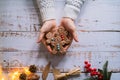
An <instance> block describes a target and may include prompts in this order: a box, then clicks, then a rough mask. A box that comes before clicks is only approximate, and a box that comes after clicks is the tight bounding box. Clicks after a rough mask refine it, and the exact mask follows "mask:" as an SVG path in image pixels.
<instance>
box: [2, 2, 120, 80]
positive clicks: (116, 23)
mask: <svg viewBox="0 0 120 80" xmlns="http://www.w3.org/2000/svg"><path fill="white" fill-rule="evenodd" d="M36 4H37V3H36V0H0V65H2V66H3V68H9V69H15V68H22V67H23V66H29V65H31V64H36V65H37V67H38V68H39V71H38V72H40V75H41V72H42V70H43V68H44V66H45V65H46V64H47V63H48V62H49V61H51V62H52V65H53V66H55V67H57V68H58V69H60V71H61V72H67V71H68V70H70V69H71V68H73V67H80V68H81V71H82V72H84V70H83V67H84V60H88V61H90V63H91V64H92V67H96V68H102V65H103V64H104V62H105V61H106V60H108V61H109V70H110V71H113V75H112V79H111V80H119V79H120V77H119V75H120V64H119V63H120V59H119V58H120V0H87V1H86V2H85V4H84V5H83V7H82V9H81V12H80V15H79V16H78V19H77V20H76V27H77V33H78V37H79V42H78V43H76V42H73V43H72V45H71V47H70V48H69V50H68V52H67V54H66V55H65V56H60V57H59V56H53V55H50V54H49V52H48V51H47V50H46V49H45V47H44V46H43V45H42V44H37V43H36V41H37V39H38V36H39V29H40V27H41V20H40V14H39V8H38V6H37V5H36ZM64 5H65V0H56V2H55V7H56V10H57V11H56V16H57V17H56V18H57V25H59V22H60V19H61V17H62V15H63V8H64ZM86 77H87V76H85V74H84V73H82V74H81V76H80V77H73V78H70V79H69V80H83V79H84V78H86ZM40 80H42V79H40ZM47 80H53V75H52V74H51V73H50V74H49V76H48V79H47Z"/></svg>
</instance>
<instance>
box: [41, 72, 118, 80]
mask: <svg viewBox="0 0 120 80" xmlns="http://www.w3.org/2000/svg"><path fill="white" fill-rule="evenodd" d="M40 75H41V74H40ZM119 75H120V73H113V74H112V76H111V80H119V79H120V77H119ZM87 77H89V76H86V75H85V74H80V76H78V77H72V78H68V80H84V79H86V78H87ZM40 80H42V79H40ZM47 80H54V77H53V74H51V73H50V74H49V75H48V78H47Z"/></svg>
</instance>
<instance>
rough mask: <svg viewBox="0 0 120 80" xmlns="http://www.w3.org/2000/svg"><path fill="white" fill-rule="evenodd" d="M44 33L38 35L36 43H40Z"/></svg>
mask: <svg viewBox="0 0 120 80" xmlns="http://www.w3.org/2000/svg"><path fill="white" fill-rule="evenodd" d="M44 35H45V33H40V36H39V38H38V41H37V43H40V42H41V41H42V39H43V37H44Z"/></svg>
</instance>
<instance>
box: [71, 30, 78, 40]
mask: <svg viewBox="0 0 120 80" xmlns="http://www.w3.org/2000/svg"><path fill="white" fill-rule="evenodd" d="M72 35H73V39H74V40H75V41H76V42H79V41H78V37H77V33H76V32H73V33H72Z"/></svg>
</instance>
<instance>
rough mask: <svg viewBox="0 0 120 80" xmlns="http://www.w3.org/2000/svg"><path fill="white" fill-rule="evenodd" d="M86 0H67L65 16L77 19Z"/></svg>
mask: <svg viewBox="0 0 120 80" xmlns="http://www.w3.org/2000/svg"><path fill="white" fill-rule="evenodd" d="M84 1H85V0H66V4H65V8H64V15H63V17H69V18H72V19H73V20H75V19H76V18H77V16H78V14H79V12H80V8H81V7H82V5H83V3H84Z"/></svg>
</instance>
